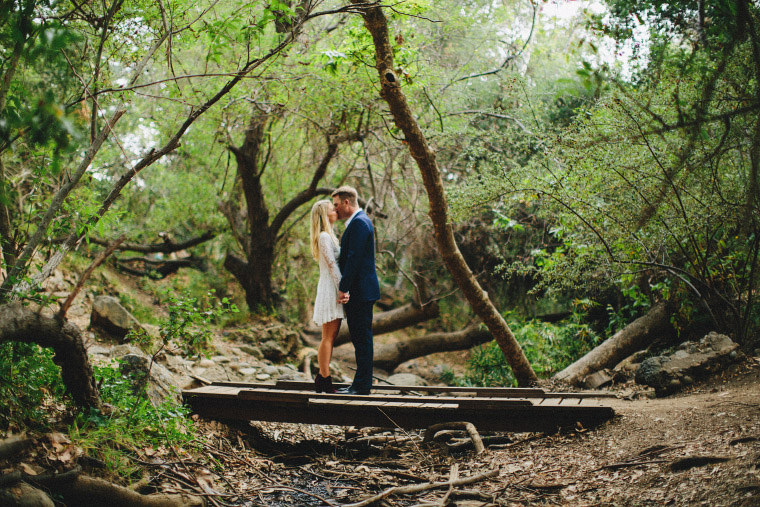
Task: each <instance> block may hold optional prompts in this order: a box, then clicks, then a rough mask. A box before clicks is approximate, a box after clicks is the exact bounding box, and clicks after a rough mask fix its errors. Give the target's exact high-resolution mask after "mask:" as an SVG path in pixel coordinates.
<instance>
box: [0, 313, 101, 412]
mask: <svg viewBox="0 0 760 507" xmlns="http://www.w3.org/2000/svg"><path fill="white" fill-rule="evenodd" d="M9 341H16V342H24V343H36V344H38V345H41V346H42V347H49V348H52V349H53V351H54V352H55V356H54V357H53V361H54V362H55V364H57V365H58V366H60V367H61V377H62V378H63V384H64V385H65V386H66V389H67V390H68V392H69V394H71V397H72V398H74V402H75V403H76V404H77V405H78V406H80V407H95V408H99V407H100V406H101V401H100V394H99V393H98V388H97V386H96V385H95V378H94V377H93V372H92V366H91V365H90V360H89V359H88V358H87V351H86V350H85V348H84V342H83V341H82V332H81V331H80V329H79V328H78V327H77V326H75V325H74V324H71V323H70V322H66V321H61V320H58V319H55V318H53V317H46V316H44V315H42V314H41V313H39V312H37V311H34V310H32V309H31V308H29V307H26V306H24V305H23V304H22V303H20V302H14V303H9V304H6V305H0V343H4V342H9Z"/></svg>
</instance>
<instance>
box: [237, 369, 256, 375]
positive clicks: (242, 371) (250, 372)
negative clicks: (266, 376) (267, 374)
mask: <svg viewBox="0 0 760 507" xmlns="http://www.w3.org/2000/svg"><path fill="white" fill-rule="evenodd" d="M258 371H259V370H258V369H257V368H241V369H239V370H238V373H240V374H241V375H243V376H246V377H250V376H253V375H256V373H257V372H258Z"/></svg>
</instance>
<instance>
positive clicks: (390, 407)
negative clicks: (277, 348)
mask: <svg viewBox="0 0 760 507" xmlns="http://www.w3.org/2000/svg"><path fill="white" fill-rule="evenodd" d="M342 386H345V384H336V387H342ZM372 389H373V392H372V394H370V395H366V396H365V395H348V394H325V393H315V392H314V391H313V384H312V383H309V382H283V381H280V382H277V383H276V384H254V383H239V382H215V383H213V384H211V385H208V386H205V387H200V388H197V389H189V390H185V391H183V392H182V396H183V398H184V400H185V403H187V404H189V405H190V407H191V408H192V409H193V411H194V412H196V413H198V414H200V415H202V416H204V417H208V418H210V419H216V420H244V421H272V422H290V423H303V424H328V425H339V426H357V427H363V426H373V427H389V428H395V427H400V428H427V427H428V426H431V425H433V424H438V423H443V422H454V421H467V422H470V423H472V424H474V425H475V427H476V428H478V430H481V431H515V432H523V431H542V432H553V431H556V430H557V429H560V428H571V427H575V426H576V425H577V424H580V425H582V426H583V427H584V428H589V427H592V426H595V425H598V424H600V423H602V422H604V421H606V420H608V419H610V418H611V417H612V416H613V415H614V411H613V410H612V408H611V407H608V406H604V405H603V404H601V403H600V402H599V398H603V397H605V396H610V395H609V394H603V393H591V394H588V393H550V392H545V391H544V390H542V389H532V388H474V387H433V386H426V387H420V386H413V387H412V386H394V385H374V386H372Z"/></svg>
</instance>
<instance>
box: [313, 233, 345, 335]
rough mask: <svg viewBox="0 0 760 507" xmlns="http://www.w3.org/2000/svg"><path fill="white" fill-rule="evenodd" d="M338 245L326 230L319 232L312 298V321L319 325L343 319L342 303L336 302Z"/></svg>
mask: <svg viewBox="0 0 760 507" xmlns="http://www.w3.org/2000/svg"><path fill="white" fill-rule="evenodd" d="M338 255H340V247H339V246H338V245H336V244H335V242H333V240H332V238H331V237H330V235H329V234H328V233H326V232H320V233H319V283H318V284H317V298H316V299H315V300H314V323H315V324H317V325H318V326H321V325H322V324H324V323H325V322H330V321H332V320H335V319H344V318H345V317H346V315H345V313H343V305H342V304H340V303H338V284H339V283H340V277H341V274H340V269H339V268H338Z"/></svg>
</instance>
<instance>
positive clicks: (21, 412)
mask: <svg viewBox="0 0 760 507" xmlns="http://www.w3.org/2000/svg"><path fill="white" fill-rule="evenodd" d="M63 392H64V387H63V382H62V380H61V369H60V368H59V367H58V366H56V365H55V364H54V363H53V351H52V350H50V349H45V348H41V347H39V346H38V345H33V344H28V343H16V342H11V343H2V344H0V429H2V430H7V429H8V428H9V427H10V426H16V427H18V428H37V429H46V428H47V427H48V424H49V423H48V417H47V413H46V412H47V410H46V409H45V407H44V406H43V404H44V402H45V401H50V400H52V399H58V400H60V399H62V397H63Z"/></svg>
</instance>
